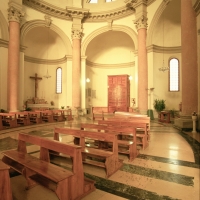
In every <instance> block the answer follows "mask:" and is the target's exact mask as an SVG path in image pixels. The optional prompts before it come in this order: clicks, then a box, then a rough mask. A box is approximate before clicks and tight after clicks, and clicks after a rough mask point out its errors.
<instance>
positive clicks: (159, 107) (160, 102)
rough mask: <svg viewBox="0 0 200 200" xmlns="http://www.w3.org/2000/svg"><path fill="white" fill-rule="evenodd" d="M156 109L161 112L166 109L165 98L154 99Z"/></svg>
mask: <svg viewBox="0 0 200 200" xmlns="http://www.w3.org/2000/svg"><path fill="white" fill-rule="evenodd" d="M153 105H154V109H155V110H156V111H157V112H158V113H160V112H161V111H163V110H164V109H165V100H163V99H155V100H154V104H153Z"/></svg>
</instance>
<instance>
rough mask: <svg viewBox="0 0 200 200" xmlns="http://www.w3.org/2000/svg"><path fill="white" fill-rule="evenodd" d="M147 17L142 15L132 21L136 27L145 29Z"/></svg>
mask: <svg viewBox="0 0 200 200" xmlns="http://www.w3.org/2000/svg"><path fill="white" fill-rule="evenodd" d="M147 21H148V18H147V17H146V16H144V15H142V16H140V17H139V18H137V19H136V20H135V22H134V24H135V26H136V29H137V30H138V29H140V28H145V29H147V27H148V24H147Z"/></svg>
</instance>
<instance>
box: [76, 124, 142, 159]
mask: <svg viewBox="0 0 200 200" xmlns="http://www.w3.org/2000/svg"><path fill="white" fill-rule="evenodd" d="M80 128H81V130H88V129H89V130H96V131H102V130H103V131H104V132H109V133H111V132H116V133H117V134H118V140H117V142H118V151H119V153H121V154H127V155H128V156H129V161H132V160H133V159H134V158H136V157H137V155H138V154H139V151H138V150H137V145H136V129H134V128H132V127H114V126H105V125H99V124H86V123H84V124H83V123H82V124H80ZM129 136H132V137H131V139H129ZM100 145H101V143H100V144H99V148H101V147H100ZM124 147H128V149H126V148H124Z"/></svg>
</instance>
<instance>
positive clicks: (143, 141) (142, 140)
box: [98, 120, 149, 149]
mask: <svg viewBox="0 0 200 200" xmlns="http://www.w3.org/2000/svg"><path fill="white" fill-rule="evenodd" d="M98 124H100V125H107V126H114V127H118V126H120V127H133V128H136V138H137V142H136V143H137V145H142V148H143V149H145V148H146V147H148V145H149V143H148V140H147V130H148V126H147V123H144V122H137V121H131V120H130V121H128V120H124V121H121V120H99V121H98ZM138 130H139V131H140V133H138Z"/></svg>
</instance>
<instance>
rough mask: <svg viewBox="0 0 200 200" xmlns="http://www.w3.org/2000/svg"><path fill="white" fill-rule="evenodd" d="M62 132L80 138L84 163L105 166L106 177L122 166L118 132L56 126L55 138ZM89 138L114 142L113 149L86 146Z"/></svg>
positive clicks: (57, 138)
mask: <svg viewBox="0 0 200 200" xmlns="http://www.w3.org/2000/svg"><path fill="white" fill-rule="evenodd" d="M60 134H65V135H72V136H74V137H75V138H79V144H78V145H80V146H82V158H83V163H87V164H90V165H94V166H98V167H103V168H105V169H106V177H110V176H111V175H112V174H113V173H115V172H116V171H117V170H118V169H120V168H121V167H122V164H123V161H122V160H120V159H119V157H118V144H117V133H116V134H109V133H100V132H94V131H83V130H79V129H72V128H55V129H54V139H55V140H59V135H60ZM88 139H90V140H98V141H104V142H109V143H112V150H111V151H108V150H105V149H104V150H103V149H98V148H95V147H86V142H87V140H88ZM89 158H93V159H89Z"/></svg>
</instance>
